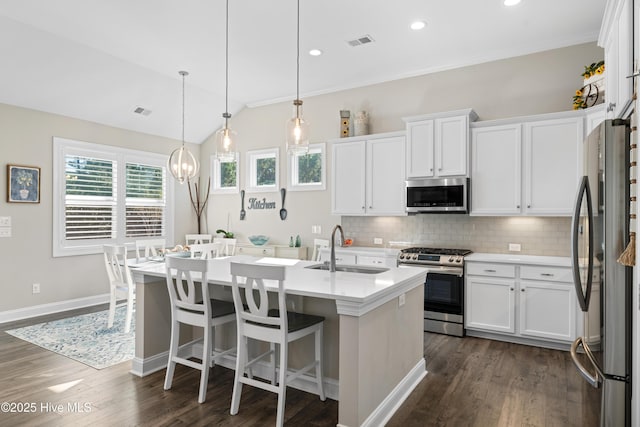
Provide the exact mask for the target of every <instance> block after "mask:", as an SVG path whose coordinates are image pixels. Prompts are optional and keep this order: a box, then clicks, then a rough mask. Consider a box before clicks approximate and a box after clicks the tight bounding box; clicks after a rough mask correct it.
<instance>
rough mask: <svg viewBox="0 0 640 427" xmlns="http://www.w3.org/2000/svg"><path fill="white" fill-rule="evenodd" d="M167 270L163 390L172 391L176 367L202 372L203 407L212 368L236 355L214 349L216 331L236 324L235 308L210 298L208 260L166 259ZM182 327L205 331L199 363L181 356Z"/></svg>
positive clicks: (200, 397)
mask: <svg viewBox="0 0 640 427" xmlns="http://www.w3.org/2000/svg"><path fill="white" fill-rule="evenodd" d="M166 266H167V287H168V289H169V300H170V302H171V341H170V344H169V361H168V363H167V373H166V377H165V380H164V389H165V390H169V389H170V388H171V385H172V382H173V374H174V371H175V367H176V363H180V364H181V365H185V366H189V367H191V368H194V369H198V370H200V371H202V373H201V374H200V390H199V392H198V403H203V402H204V401H205V398H206V395H207V383H208V381H209V368H211V367H213V365H214V363H215V361H217V360H219V359H220V358H221V357H223V356H224V355H226V354H229V353H231V352H233V351H235V349H234V348H232V349H228V350H225V351H217V350H216V349H215V328H216V327H218V326H221V325H223V324H226V323H232V322H234V321H235V320H236V316H235V313H234V311H235V310H234V304H233V303H232V302H230V301H222V300H218V299H212V298H211V297H210V294H209V285H208V283H207V281H206V280H203V279H202V278H203V277H204V278H206V276H207V262H206V260H202V259H191V258H179V257H167V258H166ZM172 270H175V280H174V279H173V277H172ZM198 284H199V286H198ZM180 324H184V325H191V326H196V327H201V328H203V338H202V339H201V340H202V342H203V348H202V357H201V361H200V363H198V362H194V361H193V360H190V359H187V358H184V357H181V356H179V355H178V350H179V346H180Z"/></svg>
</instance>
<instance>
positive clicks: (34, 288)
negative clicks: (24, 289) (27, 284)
mask: <svg viewBox="0 0 640 427" xmlns="http://www.w3.org/2000/svg"><path fill="white" fill-rule="evenodd" d="M31 292H32V293H33V294H39V293H40V283H34V284H33V285H31Z"/></svg>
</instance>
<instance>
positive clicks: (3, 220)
mask: <svg viewBox="0 0 640 427" xmlns="http://www.w3.org/2000/svg"><path fill="white" fill-rule="evenodd" d="M0 227H11V217H10V216H0Z"/></svg>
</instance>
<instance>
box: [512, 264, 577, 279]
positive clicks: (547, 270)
mask: <svg viewBox="0 0 640 427" xmlns="http://www.w3.org/2000/svg"><path fill="white" fill-rule="evenodd" d="M520 278H521V279H529V280H546V281H549V282H573V272H572V270H571V268H567V267H542V266H540V267H537V266H528V265H523V266H522V267H520Z"/></svg>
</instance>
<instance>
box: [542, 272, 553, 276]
mask: <svg viewBox="0 0 640 427" xmlns="http://www.w3.org/2000/svg"><path fill="white" fill-rule="evenodd" d="M540 275H541V276H545V277H553V273H540Z"/></svg>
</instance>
